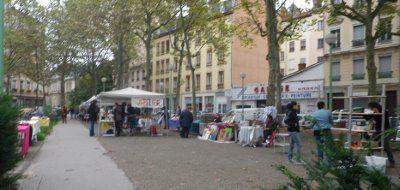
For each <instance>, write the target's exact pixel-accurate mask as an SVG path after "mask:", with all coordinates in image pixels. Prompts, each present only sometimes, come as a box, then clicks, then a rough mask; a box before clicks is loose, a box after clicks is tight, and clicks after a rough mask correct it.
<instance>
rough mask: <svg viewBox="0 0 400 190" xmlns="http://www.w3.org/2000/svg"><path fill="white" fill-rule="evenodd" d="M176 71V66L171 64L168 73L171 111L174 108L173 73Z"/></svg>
mask: <svg viewBox="0 0 400 190" xmlns="http://www.w3.org/2000/svg"><path fill="white" fill-rule="evenodd" d="M174 69H175V65H174V64H172V63H171V64H169V65H168V71H169V84H168V85H169V87H168V88H169V89H168V99H169V100H168V101H169V110H170V111H173V106H172V88H173V79H172V72H173V71H174Z"/></svg>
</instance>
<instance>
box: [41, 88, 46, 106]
mask: <svg viewBox="0 0 400 190" xmlns="http://www.w3.org/2000/svg"><path fill="white" fill-rule="evenodd" d="M42 88H43V107H44V106H46V87H45V83H43V86H42Z"/></svg>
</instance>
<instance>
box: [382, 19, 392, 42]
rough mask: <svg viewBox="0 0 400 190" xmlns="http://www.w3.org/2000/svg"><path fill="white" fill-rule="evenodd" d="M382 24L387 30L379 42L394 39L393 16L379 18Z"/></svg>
mask: <svg viewBox="0 0 400 190" xmlns="http://www.w3.org/2000/svg"><path fill="white" fill-rule="evenodd" d="M379 22H380V23H381V26H383V28H384V31H386V32H385V33H384V34H383V35H382V36H381V37H380V38H379V42H387V41H391V40H392V34H391V31H392V20H391V18H382V19H380V20H379Z"/></svg>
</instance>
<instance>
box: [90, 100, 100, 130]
mask: <svg viewBox="0 0 400 190" xmlns="http://www.w3.org/2000/svg"><path fill="white" fill-rule="evenodd" d="M88 113H89V122H90V132H89V136H91V137H93V136H94V124H95V123H96V120H97V115H98V114H99V107H97V101H96V100H93V101H92V103H91V104H90V106H89V110H88Z"/></svg>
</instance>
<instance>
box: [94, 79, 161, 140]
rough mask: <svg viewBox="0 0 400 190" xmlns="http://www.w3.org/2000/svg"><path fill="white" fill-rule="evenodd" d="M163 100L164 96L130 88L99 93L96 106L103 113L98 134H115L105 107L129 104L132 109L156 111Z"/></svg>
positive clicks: (110, 117) (111, 119)
mask: <svg viewBox="0 0 400 190" xmlns="http://www.w3.org/2000/svg"><path fill="white" fill-rule="evenodd" d="M164 98H165V95H164V94H159V93H155V92H148V91H144V90H140V89H135V88H131V87H128V88H124V89H121V90H114V91H109V92H102V93H100V94H99V95H98V96H96V99H97V101H98V105H99V106H100V107H101V109H102V110H103V111H101V115H100V117H99V123H100V127H99V128H98V134H99V135H104V134H106V136H112V135H113V134H114V132H115V130H114V122H113V117H112V115H110V114H108V111H107V109H106V108H107V107H112V106H114V105H115V103H122V102H125V103H127V104H129V103H130V104H131V105H132V106H133V107H137V108H149V109H157V108H162V107H163V105H164V104H163V102H164ZM152 123H153V122H152ZM154 123H155V122H154ZM146 126H148V125H146ZM153 131H154V130H153Z"/></svg>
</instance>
